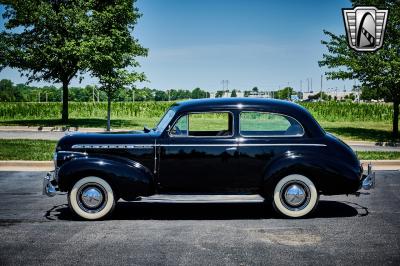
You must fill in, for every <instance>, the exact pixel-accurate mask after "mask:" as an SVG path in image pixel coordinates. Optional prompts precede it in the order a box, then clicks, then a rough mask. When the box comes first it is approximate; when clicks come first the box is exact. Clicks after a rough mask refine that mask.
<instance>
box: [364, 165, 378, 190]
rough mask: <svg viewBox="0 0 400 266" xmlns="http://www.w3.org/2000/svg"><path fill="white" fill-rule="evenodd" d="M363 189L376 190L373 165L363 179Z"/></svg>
mask: <svg viewBox="0 0 400 266" xmlns="http://www.w3.org/2000/svg"><path fill="white" fill-rule="evenodd" d="M361 188H362V189H365V190H370V189H373V188H375V172H373V171H372V165H371V164H368V171H367V174H364V175H363V177H362V178H361Z"/></svg>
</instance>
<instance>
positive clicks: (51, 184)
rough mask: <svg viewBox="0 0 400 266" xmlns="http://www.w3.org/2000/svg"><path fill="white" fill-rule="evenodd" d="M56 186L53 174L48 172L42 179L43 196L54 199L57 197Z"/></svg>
mask: <svg viewBox="0 0 400 266" xmlns="http://www.w3.org/2000/svg"><path fill="white" fill-rule="evenodd" d="M57 191H58V185H57V181H56V179H55V172H54V171H50V172H48V173H47V174H46V176H45V177H44V178H43V195H46V196H49V197H54V196H55V195H57Z"/></svg>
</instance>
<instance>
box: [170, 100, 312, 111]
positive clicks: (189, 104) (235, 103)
mask: <svg viewBox="0 0 400 266" xmlns="http://www.w3.org/2000/svg"><path fill="white" fill-rule="evenodd" d="M174 107H175V108H176V109H179V110H187V109H199V108H207V109H222V108H229V109H246V108H247V107H259V108H260V109H263V108H268V107H274V108H277V109H285V110H286V111H288V110H292V111H295V110H299V109H300V110H302V109H304V108H303V107H301V106H300V105H297V104H295V103H292V102H289V101H283V100H276V99H260V98H236V97H234V98H207V99H196V100H187V101H181V102H177V103H176V104H174Z"/></svg>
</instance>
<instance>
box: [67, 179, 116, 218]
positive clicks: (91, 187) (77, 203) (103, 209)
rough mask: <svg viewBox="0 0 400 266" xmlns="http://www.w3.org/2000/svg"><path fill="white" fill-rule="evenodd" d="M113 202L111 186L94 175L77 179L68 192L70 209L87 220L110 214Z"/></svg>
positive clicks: (114, 200) (114, 199)
mask: <svg viewBox="0 0 400 266" xmlns="http://www.w3.org/2000/svg"><path fill="white" fill-rule="evenodd" d="M115 202H116V198H115V196H114V192H113V190H112V188H111V186H110V185H109V184H108V183H107V181H105V180H104V179H101V178H99V177H95V176H88V177H84V178H82V179H79V180H78V181H77V182H76V183H75V185H74V186H73V187H72V189H71V190H70V191H69V193H68V205H69V207H70V209H71V210H72V211H73V212H74V213H75V214H77V215H78V216H80V217H82V218H84V219H87V220H98V219H101V218H104V217H105V216H107V215H109V214H111V212H112V211H113V210H114V207H115Z"/></svg>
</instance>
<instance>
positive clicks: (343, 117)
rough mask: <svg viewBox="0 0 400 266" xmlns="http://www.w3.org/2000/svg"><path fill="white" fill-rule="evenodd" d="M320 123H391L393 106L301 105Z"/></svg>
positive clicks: (344, 103)
mask: <svg viewBox="0 0 400 266" xmlns="http://www.w3.org/2000/svg"><path fill="white" fill-rule="evenodd" d="M301 105H302V106H304V107H305V108H307V109H308V110H309V111H310V112H311V113H312V115H313V116H314V117H315V118H316V119H317V120H318V121H326V122H338V121H347V122H358V121H371V122H390V121H392V119H393V106H392V104H388V103H352V102H315V103H301Z"/></svg>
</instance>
